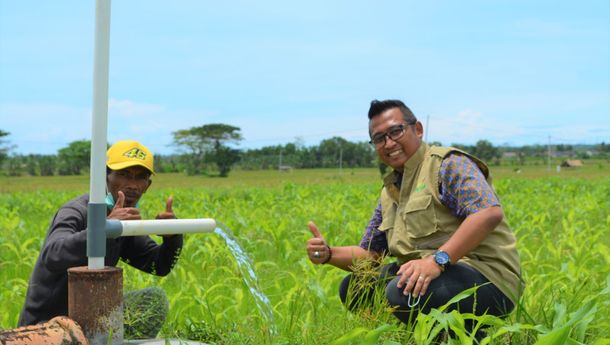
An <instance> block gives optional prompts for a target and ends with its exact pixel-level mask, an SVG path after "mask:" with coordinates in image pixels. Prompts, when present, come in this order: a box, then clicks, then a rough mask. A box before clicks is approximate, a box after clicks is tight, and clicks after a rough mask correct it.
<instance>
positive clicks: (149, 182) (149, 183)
mask: <svg viewBox="0 0 610 345" xmlns="http://www.w3.org/2000/svg"><path fill="white" fill-rule="evenodd" d="M151 184H152V180H148V186H146V189H144V192H143V193H146V191H147V190H148V188H150V185H151Z"/></svg>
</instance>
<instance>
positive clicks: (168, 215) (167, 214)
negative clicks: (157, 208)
mask: <svg viewBox="0 0 610 345" xmlns="http://www.w3.org/2000/svg"><path fill="white" fill-rule="evenodd" d="M173 204H174V197H173V196H171V195H170V196H169V198H167V202H165V211H164V212H161V213H159V214H158V215H157V217H155V218H156V219H176V215H175V214H174V211H173V210H172V205H173Z"/></svg>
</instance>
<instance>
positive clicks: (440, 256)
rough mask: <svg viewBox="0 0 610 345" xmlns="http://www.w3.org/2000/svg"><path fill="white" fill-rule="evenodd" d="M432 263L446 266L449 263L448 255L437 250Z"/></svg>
mask: <svg viewBox="0 0 610 345" xmlns="http://www.w3.org/2000/svg"><path fill="white" fill-rule="evenodd" d="M434 261H436V263H437V264H439V265H441V266H442V265H446V264H448V263H449V254H447V253H445V252H444V251H442V250H439V251H438V252H436V254H434Z"/></svg>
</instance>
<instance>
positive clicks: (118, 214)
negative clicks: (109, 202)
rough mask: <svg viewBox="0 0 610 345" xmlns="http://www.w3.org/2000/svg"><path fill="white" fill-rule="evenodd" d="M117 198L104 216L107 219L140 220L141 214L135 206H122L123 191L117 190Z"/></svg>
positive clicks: (123, 201)
mask: <svg viewBox="0 0 610 345" xmlns="http://www.w3.org/2000/svg"><path fill="white" fill-rule="evenodd" d="M117 194H118V198H117V201H116V203H115V204H114V208H113V209H112V211H110V214H109V215H108V216H107V217H106V218H108V219H118V220H140V219H142V216H141V215H140V210H138V209H137V208H135V207H124V205H125V194H123V192H121V191H118V192H117Z"/></svg>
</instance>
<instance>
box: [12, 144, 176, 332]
mask: <svg viewBox="0 0 610 345" xmlns="http://www.w3.org/2000/svg"><path fill="white" fill-rule="evenodd" d="M106 165H107V169H106V186H107V191H108V195H107V197H106V204H107V205H108V209H107V218H108V219H119V220H129V219H141V218H142V216H141V215H140V210H139V209H138V208H137V204H138V201H139V200H140V198H141V197H142V195H143V194H144V193H146V190H148V187H150V185H151V183H152V181H151V180H150V176H151V175H152V174H154V167H153V155H152V153H151V152H150V151H149V150H148V149H147V148H146V147H145V146H144V145H142V144H141V143H139V142H137V141H132V140H124V141H119V142H116V143H115V144H114V145H112V146H111V147H110V149H108V152H107V161H106ZM172 202H173V200H172V197H171V196H170V197H169V198H168V199H167V203H166V206H165V210H164V211H163V212H161V213H159V214H158V215H157V219H172V218H176V216H175V215H174V212H173V211H172ZM88 203H89V195H83V196H80V197H78V198H76V199H74V200H72V201H69V202H68V203H67V204H65V205H64V206H62V207H61V208H60V209H59V211H57V213H56V214H55V217H54V218H53V221H52V222H51V225H50V226H49V230H48V232H47V236H46V238H45V241H44V244H43V245H42V249H41V250H40V255H39V256H38V260H37V261H36V265H35V266H34V272H33V273H32V277H31V278H30V283H29V286H28V291H27V295H26V300H25V306H24V308H23V310H22V312H21V315H20V317H19V324H18V326H26V325H32V324H36V323H40V322H44V321H47V320H50V319H51V318H53V317H55V316H59V315H67V314H68V273H67V270H68V268H70V267H76V266H85V265H87V255H86V239H87V204H88ZM182 242H183V238H182V235H173V236H164V237H163V244H161V245H158V244H157V243H156V242H155V241H153V240H152V239H151V238H150V237H148V236H134V237H119V238H116V239H108V240H107V241H106V257H105V265H106V266H115V265H116V264H117V262H118V261H119V259H120V260H123V261H125V262H127V263H128V264H129V265H131V266H133V267H136V268H138V269H140V270H142V271H145V272H148V273H153V274H156V275H158V276H165V275H167V274H168V273H169V272H170V271H171V269H172V267H173V265H174V263H175V262H176V260H177V258H178V255H179V252H180V250H181V248H182Z"/></svg>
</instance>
